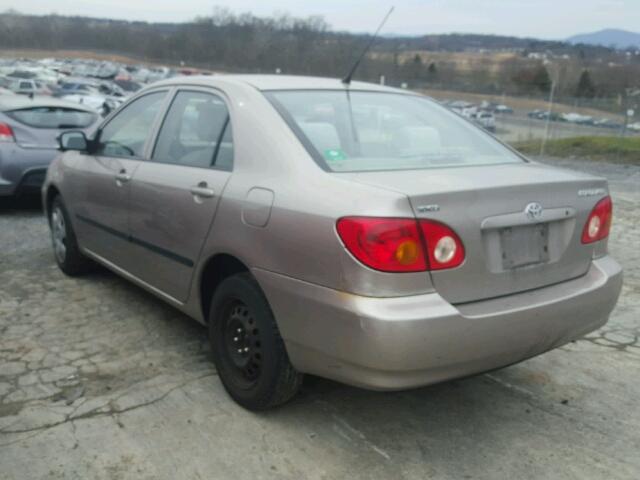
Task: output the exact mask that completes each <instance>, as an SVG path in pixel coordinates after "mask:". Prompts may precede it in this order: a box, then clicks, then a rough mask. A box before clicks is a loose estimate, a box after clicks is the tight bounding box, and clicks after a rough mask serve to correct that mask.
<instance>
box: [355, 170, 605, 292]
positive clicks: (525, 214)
mask: <svg viewBox="0 0 640 480" xmlns="http://www.w3.org/2000/svg"><path fill="white" fill-rule="evenodd" d="M347 175H350V176H351V179H352V180H355V181H358V182H363V183H367V184H371V185H376V186H379V187H382V188H386V189H391V190H394V191H398V192H402V193H404V194H406V195H407V196H408V197H409V200H410V202H411V205H412V208H413V210H414V214H415V216H416V217H417V218H429V219H433V220H437V221H440V222H443V223H445V224H446V225H448V226H450V227H451V228H453V230H455V231H456V233H457V234H458V235H459V236H460V238H461V239H462V242H463V244H464V248H465V253H466V256H465V261H464V263H463V264H462V265H461V266H459V267H457V268H453V269H449V270H438V271H432V272H431V273H430V275H431V277H432V281H433V284H434V286H435V288H436V290H437V291H438V292H439V293H440V294H441V295H442V296H443V297H444V298H445V299H447V300H448V301H449V302H451V303H454V304H455V303H465V302H472V301H477V300H481V299H487V298H492V297H498V296H503V295H508V294H511V293H515V292H521V291H525V290H530V289H534V288H539V287H542V286H545V285H550V284H554V283H558V282H562V281H565V280H568V279H571V278H576V277H579V276H581V275H583V274H585V273H586V272H587V270H588V268H589V265H590V263H591V258H592V255H593V245H584V244H582V242H581V234H582V229H583V226H584V224H585V222H586V221H587V218H588V216H589V213H590V212H591V210H592V208H593V207H594V205H595V203H596V202H597V200H598V199H600V198H602V197H603V196H605V195H606V194H607V191H606V188H607V187H606V181H605V180H602V179H599V178H596V177H592V176H589V175H583V174H580V173H577V172H570V171H566V170H561V169H556V168H552V167H548V166H545V165H541V164H537V163H522V164H504V165H497V166H484V167H479V166H478V167H462V168H460V167H458V168H443V169H432V170H421V171H416V170H412V171H395V172H394V171H388V172H365V173H352V174H347ZM538 207H542V211H541V212H538V210H539V208H538Z"/></svg>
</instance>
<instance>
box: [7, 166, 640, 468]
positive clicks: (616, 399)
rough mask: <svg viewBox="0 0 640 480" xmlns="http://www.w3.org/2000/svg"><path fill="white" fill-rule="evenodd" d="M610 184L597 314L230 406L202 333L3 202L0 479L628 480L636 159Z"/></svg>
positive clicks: (638, 371) (637, 446) (634, 412)
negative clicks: (439, 367) (383, 378)
mask: <svg viewBox="0 0 640 480" xmlns="http://www.w3.org/2000/svg"><path fill="white" fill-rule="evenodd" d="M554 163H558V164H561V165H562V166H565V167H568V168H575V169H581V170H588V171H592V172H594V173H597V174H600V175H603V176H606V177H607V178H609V179H610V182H611V190H612V195H613V198H614V205H615V206H614V209H615V220H614V228H613V233H612V238H611V241H610V249H611V251H612V253H613V255H614V256H615V257H616V258H617V259H618V260H619V261H620V262H621V263H622V264H623V265H624V267H625V285H624V290H623V293H622V297H621V299H620V302H619V304H618V306H617V308H616V310H615V311H614V313H613V315H612V318H611V320H610V321H609V323H608V324H607V325H606V326H605V327H604V328H603V329H602V330H600V331H598V332H595V333H593V334H591V335H589V336H588V337H587V338H585V339H583V340H580V341H578V342H575V343H573V344H570V345H568V346H566V347H563V348H561V349H558V350H555V351H553V352H550V353H547V354H545V355H543V356H540V357H537V358H534V359H531V360H529V361H526V362H524V363H521V364H519V365H515V366H512V367H509V368H506V369H503V370H500V371H496V372H492V373H488V374H484V375H479V376H476V377H473V378H468V379H464V380H458V381H453V382H448V383H445V384H441V385H436V386H432V387H428V388H423V389H418V390H413V391H407V392H399V393H373V392H368V391H364V390H359V389H355V388H350V387H346V386H343V385H339V384H337V383H333V382H330V381H326V380H321V379H316V378H309V379H308V380H307V382H306V383H305V385H304V387H303V391H302V394H301V395H300V396H299V397H298V398H296V399H295V400H294V401H293V402H292V403H291V404H289V405H287V406H286V407H284V408H281V409H279V410H276V411H273V412H269V413H266V414H261V415H256V414H252V413H249V412H247V411H244V410H242V409H241V408H240V407H238V406H236V405H235V404H234V403H233V402H232V401H231V400H230V399H229V398H228V397H227V395H226V394H225V392H224V391H223V389H222V387H221V385H220V383H219V381H218V379H217V378H216V372H215V369H214V368H213V366H212V365H211V362H210V355H209V353H210V352H209V347H208V345H207V342H206V339H205V331H204V329H203V328H202V327H201V326H199V325H198V324H196V323H195V322H194V321H192V320H190V319H188V318H186V317H185V316H184V315H182V314H180V313H179V312H177V311H176V310H174V309H172V308H171V307H169V306H167V305H165V304H164V303H162V302H161V301H159V300H157V299H155V298H154V297H152V296H150V295H148V294H147V293H145V292H144V291H142V290H140V289H138V288H136V287H134V286H132V285H130V284H129V283H127V282H125V281H124V280H121V279H120V278H118V277H116V276H115V275H112V274H110V273H108V272H106V271H99V272H97V273H94V274H92V275H90V276H87V277H85V278H82V279H70V278H67V277H65V276H64V275H63V274H62V273H61V272H60V271H59V270H58V269H57V268H56V266H55V264H54V261H53V257H52V254H51V251H50V247H49V239H48V233H47V226H46V222H45V220H44V219H43V218H42V216H41V214H40V212H39V204H38V201H37V200H33V201H25V200H22V201H19V202H15V201H13V202H6V201H4V202H2V203H0V246H1V247H2V248H1V249H0V285H1V286H0V479H2V480H9V479H11V480H14V479H15V480H25V479H40V478H54V479H57V478H65V479H97V480H100V479H133V478H135V479H172V480H176V479H199V478H224V479H226V478H247V479H248V478H251V479H257V478H291V479H334V478H335V479H342V478H350V479H365V478H384V479H392V478H393V479H396V478H406V479H425V478H442V479H465V478H469V479H471V478H473V479H484V478H486V479H499V478H505V479H507V478H508V479H512V478H518V479H528V478H544V479H548V478H554V479H564V478H580V479H585V478H593V479H601V478H608V479H623V478H624V479H637V478H640V455H638V452H640V407H639V404H638V398H640V382H639V381H638V379H639V378H640V345H639V344H638V336H639V335H640V315H639V314H640V269H639V267H640V250H639V249H638V245H640V242H639V238H640V235H639V234H640V232H639V230H640V218H639V213H638V210H637V208H638V205H640V168H639V167H631V166H616V165H611V164H603V163H599V164H598V163H581V162H579V161H577V160H565V161H554Z"/></svg>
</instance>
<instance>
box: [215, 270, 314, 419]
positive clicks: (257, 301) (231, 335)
mask: <svg viewBox="0 0 640 480" xmlns="http://www.w3.org/2000/svg"><path fill="white" fill-rule="evenodd" d="M209 338H210V340H211V344H212V347H213V359H214V362H215V364H216V368H217V370H218V375H219V376H220V380H221V381H222V384H223V385H224V387H225V389H226V390H227V392H228V393H229V395H230V396H231V397H232V398H233V399H234V400H235V401H236V402H237V403H239V404H240V405H241V406H243V407H245V408H247V409H249V410H266V409H268V408H272V407H275V406H277V405H281V404H283V403H285V402H287V401H288V400H290V399H291V398H292V397H293V396H294V395H295V394H296V393H297V391H298V390H299V388H300V385H301V383H302V374H300V373H299V372H297V371H296V370H295V368H294V367H293V365H291V362H290V361H289V356H288V355H287V352H286V349H285V345H284V342H283V340H282V338H281V337H280V332H279V331H278V327H277V325H276V321H275V319H274V317H273V313H272V312H271V308H270V307H269V303H268V302H267V299H266V298H265V296H264V293H263V292H262V290H261V289H260V286H259V285H258V283H257V282H256V281H255V279H254V278H253V277H252V276H251V274H249V273H240V274H236V275H233V276H230V277H229V278H227V279H225V280H224V281H223V282H222V283H221V284H220V285H219V286H218V288H217V289H216V291H215V293H214V295H213V299H212V301H211V308H210V314H209Z"/></svg>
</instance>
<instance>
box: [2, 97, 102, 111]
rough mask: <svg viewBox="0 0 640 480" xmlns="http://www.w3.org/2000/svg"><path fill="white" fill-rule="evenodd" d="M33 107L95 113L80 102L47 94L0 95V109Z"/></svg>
mask: <svg viewBox="0 0 640 480" xmlns="http://www.w3.org/2000/svg"><path fill="white" fill-rule="evenodd" d="M33 107H61V108H73V109H75V110H83V111H85V112H91V113H96V111H95V110H93V109H92V108H89V107H87V106H86V105H82V104H80V103H75V102H69V101H66V100H61V99H59V98H55V97H50V96H48V95H35V96H34V97H33V98H30V97H29V96H28V95H2V96H0V111H2V112H6V111H9V110H19V109H23V108H33Z"/></svg>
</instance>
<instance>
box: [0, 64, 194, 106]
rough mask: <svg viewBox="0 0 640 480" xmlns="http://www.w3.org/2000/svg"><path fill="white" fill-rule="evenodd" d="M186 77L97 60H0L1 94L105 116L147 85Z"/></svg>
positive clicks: (165, 70)
mask: <svg viewBox="0 0 640 480" xmlns="http://www.w3.org/2000/svg"><path fill="white" fill-rule="evenodd" d="M187 73H191V72H190V71H189V70H187V71H181V70H174V69H170V68H168V67H162V66H160V67H143V66H135V65H125V64H120V63H116V62H106V61H105V62H99V61H95V60H78V59H73V60H57V59H43V60H31V59H5V60H2V59H0V94H4V95H6V94H11V93H16V94H22V95H30V96H33V95H51V96H54V97H58V98H61V99H63V100H67V101H70V102H75V103H80V104H84V105H88V106H89V107H91V108H93V109H95V110H97V111H98V112H100V113H101V114H103V115H106V114H108V113H109V112H111V111H112V110H114V109H115V108H117V107H118V106H120V105H121V104H122V103H123V102H124V101H125V100H126V99H127V98H128V97H129V96H130V95H131V94H133V93H135V92H136V91H137V90H139V89H140V88H141V87H142V86H144V85H145V84H148V83H152V82H156V81H158V80H163V79H165V78H170V77H172V76H176V75H184V74H187Z"/></svg>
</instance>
